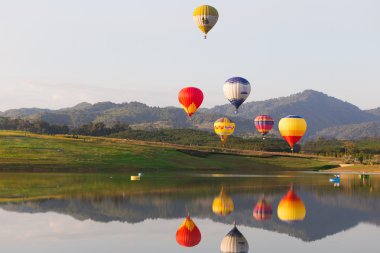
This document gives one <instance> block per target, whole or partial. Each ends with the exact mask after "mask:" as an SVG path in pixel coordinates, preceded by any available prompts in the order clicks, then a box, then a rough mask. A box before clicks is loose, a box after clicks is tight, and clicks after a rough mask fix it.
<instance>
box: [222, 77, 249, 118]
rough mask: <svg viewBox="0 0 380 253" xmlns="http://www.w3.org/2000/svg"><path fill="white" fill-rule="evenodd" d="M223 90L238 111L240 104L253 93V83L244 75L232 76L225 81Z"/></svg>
mask: <svg viewBox="0 0 380 253" xmlns="http://www.w3.org/2000/svg"><path fill="white" fill-rule="evenodd" d="M223 92H224V96H225V97H226V98H227V99H228V101H230V103H231V104H232V105H233V106H235V108H236V110H235V113H237V110H238V108H239V106H240V105H241V104H242V103H243V102H244V101H245V100H246V99H247V98H248V96H249V94H250V93H251V84H250V83H249V82H248V81H247V80H246V79H244V78H242V77H232V78H230V79H228V80H227V81H226V82H225V83H224V86H223Z"/></svg>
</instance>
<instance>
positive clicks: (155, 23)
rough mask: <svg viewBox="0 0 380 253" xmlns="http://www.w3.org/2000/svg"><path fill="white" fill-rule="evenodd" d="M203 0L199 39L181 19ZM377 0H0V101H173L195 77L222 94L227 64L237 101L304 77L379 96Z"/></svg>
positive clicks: (357, 98)
mask: <svg viewBox="0 0 380 253" xmlns="http://www.w3.org/2000/svg"><path fill="white" fill-rule="evenodd" d="M205 3H207V4H210V5H213V6H215V7H216V8H217V9H218V11H219V15H220V18H219V21H218V23H217V25H216V26H215V27H214V29H213V30H212V31H211V32H210V33H209V38H208V39H207V40H204V39H203V38H202V34H201V32H200V31H199V30H198V29H197V28H196V26H195V24H194V22H193V20H192V12H193V10H194V9H195V7H197V6H198V5H201V4H205ZM379 10H380V1H379V0H286V1H284V0H257V1H251V0H244V1H243V0H241V1H238V0H234V1H227V0H223V1H222V0H219V1H213V0H210V1H207V2H204V1H191V0H186V1H178V0H160V1H154V0H149V1H148V0H139V1H130V0H120V1H119V0H107V1H104V0H64V1H52V0H45V1H43V0H33V1H30V0H24V1H21V0H12V1H6V0H0V110H6V109H10V108H19V107H44V108H60V107H67V106H73V105H75V104H77V103H79V102H83V101H87V102H91V103H94V102H99V101H113V102H129V101H141V102H145V103H147V104H149V105H159V106H166V105H176V106H177V105H178V100H177V94H178V90H179V89H180V88H182V87H184V86H189V85H192V86H197V87H200V88H201V89H202V90H203V91H204V94H205V100H204V106H206V107H210V106H213V105H216V104H222V103H225V102H226V100H225V98H224V96H223V92H222V86H223V83H224V81H225V80H226V79H228V78H230V77H232V76H243V77H245V78H246V79H248V80H249V81H250V82H251V84H252V85H253V89H252V93H251V96H250V97H249V98H248V101H257V100H263V99H267V98H272V97H278V96H287V95H289V94H292V93H297V92H301V91H303V90H305V89H314V90H318V91H322V92H324V93H327V94H328V95H331V96H335V97H337V98H340V99H342V100H345V101H348V102H351V103H354V104H355V105H358V106H359V107H360V108H362V109H369V108H374V107H378V106H380V99H379V94H380V15H379Z"/></svg>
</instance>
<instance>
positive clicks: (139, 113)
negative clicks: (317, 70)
mask: <svg viewBox="0 0 380 253" xmlns="http://www.w3.org/2000/svg"><path fill="white" fill-rule="evenodd" d="M259 114H269V115H271V116H272V117H273V118H274V119H275V121H276V122H278V121H279V119H280V118H282V117H284V116H287V115H289V114H297V115H300V116H302V117H304V118H305V119H306V120H307V122H308V131H307V133H306V137H316V136H324V137H328V138H337V137H338V136H339V138H343V137H344V138H347V139H357V138H363V137H380V133H379V131H378V129H377V128H376V127H377V123H370V122H378V121H379V122H380V107H379V108H376V109H373V110H360V109H359V108H358V107H357V106H355V105H353V104H350V103H348V102H344V101H342V100H339V99H337V98H334V97H331V96H328V95H326V94H324V93H322V92H318V91H314V90H305V91H303V92H300V93H297V94H293V95H290V96H287V97H280V98H273V99H269V100H265V101H258V102H249V103H245V104H243V105H242V106H241V107H240V108H239V113H238V114H237V115H235V113H234V107H233V106H231V105H230V104H225V105H220V106H215V107H213V108H210V109H205V108H203V109H202V108H201V109H200V110H199V111H198V112H197V113H196V114H195V115H194V116H193V118H192V121H189V120H188V118H187V115H186V114H185V113H184V112H183V110H182V109H181V108H177V107H164V108H160V107H150V106H147V105H146V104H143V103H140V102H129V103H121V104H117V103H112V102H99V103H95V104H90V103H86V102H83V103H80V104H78V105H76V106H73V107H69V108H63V109H59V110H50V109H39V108H22V109H12V110H8V111H5V112H2V113H0V115H1V116H5V117H11V118H22V119H29V120H44V121H47V122H49V123H52V124H65V125H68V126H70V127H76V126H79V125H83V124H88V123H90V122H105V123H106V124H108V125H111V124H114V123H115V122H117V121H119V122H123V123H127V124H129V125H131V126H132V127H136V128H139V129H152V128H190V127H192V128H199V129H204V130H208V131H212V126H213V123H214V121H215V120H216V119H218V118H219V117H223V116H228V117H230V118H231V119H232V120H233V121H235V122H236V123H237V129H236V134H240V135H258V133H257V131H256V130H255V129H254V127H253V119H254V117H256V116H257V115H259ZM357 124H359V125H360V124H364V125H368V127H367V128H366V129H367V131H366V132H365V133H364V134H363V132H360V131H358V130H357V131H356V130H354V129H360V128H361V127H363V126H364V125H361V126H360V127H359V126H358V125H357ZM276 125H277V124H276ZM338 126H342V127H343V126H344V127H343V128H337V127H338ZM276 129H277V127H275V128H274V130H273V132H272V134H278V132H277V130H276ZM337 129H340V131H338V130H337ZM342 129H345V130H344V132H345V133H346V134H344V136H343V135H342V131H343V130H342ZM347 129H348V130H347ZM350 129H351V130H350ZM334 130H337V131H334Z"/></svg>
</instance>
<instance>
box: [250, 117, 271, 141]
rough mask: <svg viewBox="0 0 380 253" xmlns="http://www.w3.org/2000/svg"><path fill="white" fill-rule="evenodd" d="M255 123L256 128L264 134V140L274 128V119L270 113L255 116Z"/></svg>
mask: <svg viewBox="0 0 380 253" xmlns="http://www.w3.org/2000/svg"><path fill="white" fill-rule="evenodd" d="M254 123H255V127H256V129H257V130H258V131H259V133H261V135H262V136H263V140H265V135H267V134H268V132H269V131H270V130H272V128H273V125H274V120H273V119H272V117H271V116H269V115H259V116H257V117H256V118H255V121H254Z"/></svg>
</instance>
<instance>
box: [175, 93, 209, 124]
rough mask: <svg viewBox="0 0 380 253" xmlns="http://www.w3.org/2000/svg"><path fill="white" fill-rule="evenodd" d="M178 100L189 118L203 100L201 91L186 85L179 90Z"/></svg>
mask: <svg viewBox="0 0 380 253" xmlns="http://www.w3.org/2000/svg"><path fill="white" fill-rule="evenodd" d="M178 101H179V102H180V103H181V105H182V108H183V109H184V110H185V112H186V113H187V115H189V117H190V118H191V115H193V114H194V113H195V112H196V111H197V110H198V108H199V107H200V106H201V104H202V102H203V92H202V91H201V90H200V89H198V88H195V87H186V88H183V89H182V90H180V92H179V94H178Z"/></svg>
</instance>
